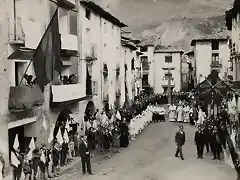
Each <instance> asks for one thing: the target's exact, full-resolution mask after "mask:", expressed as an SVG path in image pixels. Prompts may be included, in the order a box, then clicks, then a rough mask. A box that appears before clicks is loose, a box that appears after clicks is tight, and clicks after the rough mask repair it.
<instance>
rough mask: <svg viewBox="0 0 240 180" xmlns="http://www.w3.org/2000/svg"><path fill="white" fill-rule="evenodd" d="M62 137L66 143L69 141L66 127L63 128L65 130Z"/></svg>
mask: <svg viewBox="0 0 240 180" xmlns="http://www.w3.org/2000/svg"><path fill="white" fill-rule="evenodd" d="M63 138H64V139H65V141H66V142H67V143H68V142H69V138H68V132H67V130H66V129H65V131H64V135H63Z"/></svg>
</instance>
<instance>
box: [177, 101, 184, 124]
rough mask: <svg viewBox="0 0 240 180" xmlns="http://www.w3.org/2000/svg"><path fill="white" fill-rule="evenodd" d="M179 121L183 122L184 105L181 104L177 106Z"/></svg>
mask: <svg viewBox="0 0 240 180" xmlns="http://www.w3.org/2000/svg"><path fill="white" fill-rule="evenodd" d="M177 121H178V122H183V107H182V106H181V105H180V106H178V108H177Z"/></svg>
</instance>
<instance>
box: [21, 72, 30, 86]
mask: <svg viewBox="0 0 240 180" xmlns="http://www.w3.org/2000/svg"><path fill="white" fill-rule="evenodd" d="M20 85H21V86H28V85H29V84H28V75H27V74H24V75H23V79H22V82H21V84H20Z"/></svg>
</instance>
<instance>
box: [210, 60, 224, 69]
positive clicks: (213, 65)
mask: <svg viewBox="0 0 240 180" xmlns="http://www.w3.org/2000/svg"><path fill="white" fill-rule="evenodd" d="M210 67H211V68H222V64H221V63H219V62H218V61H213V62H212V63H211V65H210Z"/></svg>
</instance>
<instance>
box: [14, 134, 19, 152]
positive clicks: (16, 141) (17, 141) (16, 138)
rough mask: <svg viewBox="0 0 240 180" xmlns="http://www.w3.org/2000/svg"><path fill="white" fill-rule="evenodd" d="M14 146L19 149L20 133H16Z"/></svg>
mask: <svg viewBox="0 0 240 180" xmlns="http://www.w3.org/2000/svg"><path fill="white" fill-rule="evenodd" d="M13 148H14V149H15V150H17V149H18V148H19V140H18V134H16V136H15V139H14V143H13Z"/></svg>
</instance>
